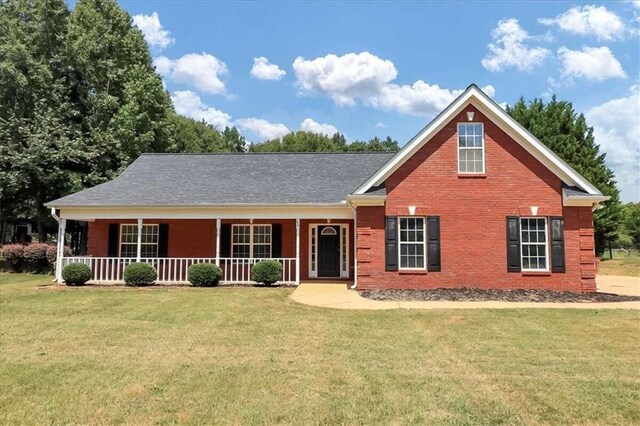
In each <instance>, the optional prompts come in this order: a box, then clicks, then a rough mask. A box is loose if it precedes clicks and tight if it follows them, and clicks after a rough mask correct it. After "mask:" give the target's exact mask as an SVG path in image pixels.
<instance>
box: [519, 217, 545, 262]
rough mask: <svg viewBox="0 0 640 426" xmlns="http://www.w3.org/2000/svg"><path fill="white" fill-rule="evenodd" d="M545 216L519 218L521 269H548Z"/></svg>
mask: <svg viewBox="0 0 640 426" xmlns="http://www.w3.org/2000/svg"><path fill="white" fill-rule="evenodd" d="M548 241H549V240H548V238H547V218H546V217H521V218H520V253H521V256H522V270H523V271H548V270H549V262H548V260H547V256H548V254H547V253H548V251H549V247H548Z"/></svg>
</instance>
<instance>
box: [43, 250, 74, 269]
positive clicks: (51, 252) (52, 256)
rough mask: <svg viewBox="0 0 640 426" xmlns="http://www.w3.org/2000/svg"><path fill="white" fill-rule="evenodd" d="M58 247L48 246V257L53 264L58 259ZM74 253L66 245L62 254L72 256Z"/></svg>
mask: <svg viewBox="0 0 640 426" xmlns="http://www.w3.org/2000/svg"><path fill="white" fill-rule="evenodd" d="M57 251H58V250H57V247H56V246H54V245H49V248H47V259H49V263H51V265H53V264H54V263H55V261H56V254H57V253H56V252H57ZM72 254H73V253H72V252H71V248H70V247H67V246H64V250H63V252H62V255H63V256H64V257H69V256H71V255H72Z"/></svg>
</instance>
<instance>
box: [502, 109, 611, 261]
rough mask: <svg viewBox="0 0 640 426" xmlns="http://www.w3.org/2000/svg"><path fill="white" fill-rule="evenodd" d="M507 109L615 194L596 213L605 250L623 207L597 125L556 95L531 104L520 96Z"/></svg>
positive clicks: (598, 244)
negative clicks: (597, 137)
mask: <svg viewBox="0 0 640 426" xmlns="http://www.w3.org/2000/svg"><path fill="white" fill-rule="evenodd" d="M507 112H508V113H509V114H510V115H511V116H512V117H513V118H515V119H516V120H517V121H518V122H519V123H520V124H521V125H523V126H524V127H525V128H527V129H528V130H529V131H530V132H531V133H532V134H533V135H534V136H536V137H537V138H538V139H539V140H540V141H541V142H542V143H544V144H545V145H546V146H548V147H549V148H550V149H551V150H552V151H553V152H555V153H556V154H558V155H559V156H560V157H561V158H562V159H563V160H564V161H566V162H567V163H569V164H570V165H571V167H573V168H574V169H576V171H577V172H578V173H580V174H581V175H582V176H584V177H585V178H586V179H587V180H588V181H589V182H591V183H592V184H594V185H595V186H596V187H597V188H598V189H599V190H600V191H601V192H602V193H603V194H604V195H608V196H610V197H611V199H610V200H609V201H607V202H606V203H605V204H604V208H602V209H599V210H596V211H595V213H594V222H595V239H596V252H597V253H598V254H601V253H602V252H603V251H604V248H605V245H606V242H607V241H611V240H613V239H615V238H616V234H617V232H618V230H619V227H620V222H621V207H620V198H619V195H620V194H619V191H618V188H617V186H616V181H615V178H614V174H613V171H612V170H611V169H610V168H609V167H607V165H606V164H605V157H606V154H604V153H600V146H599V145H598V144H597V143H596V142H595V140H594V137H593V128H592V127H589V126H588V125H587V122H586V119H585V117H584V115H583V114H580V115H577V114H576V113H575V111H574V109H573V105H572V104H571V103H570V102H566V101H558V100H557V99H556V97H555V96H554V97H553V98H552V99H551V101H550V102H549V103H547V104H545V103H544V102H543V101H542V100H541V99H534V100H533V101H532V102H530V103H529V104H528V105H527V104H526V103H525V101H524V99H523V98H520V100H519V101H518V102H517V103H516V104H515V105H514V106H513V107H508V108H507Z"/></svg>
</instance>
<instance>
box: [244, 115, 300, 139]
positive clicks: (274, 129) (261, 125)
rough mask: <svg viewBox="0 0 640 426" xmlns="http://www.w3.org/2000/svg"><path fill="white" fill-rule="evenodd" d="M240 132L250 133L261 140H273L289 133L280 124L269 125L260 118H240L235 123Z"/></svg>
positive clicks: (269, 123)
mask: <svg viewBox="0 0 640 426" xmlns="http://www.w3.org/2000/svg"><path fill="white" fill-rule="evenodd" d="M235 124H237V125H238V126H239V127H240V128H241V129H242V130H245V131H249V132H252V133H254V134H256V135H257V136H258V137H260V138H261V139H275V138H279V137H282V136H284V135H286V134H287V133H289V129H288V128H287V126H285V125H284V124H282V123H271V122H269V121H267V120H264V119H262V118H241V119H240V120H237V121H236V123H235Z"/></svg>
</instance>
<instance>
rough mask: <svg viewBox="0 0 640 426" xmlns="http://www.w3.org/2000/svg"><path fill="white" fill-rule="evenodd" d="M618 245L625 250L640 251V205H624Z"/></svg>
mask: <svg viewBox="0 0 640 426" xmlns="http://www.w3.org/2000/svg"><path fill="white" fill-rule="evenodd" d="M617 243H618V245H619V246H622V247H624V248H629V249H631V248H635V249H640V203H627V204H623V205H622V226H621V230H620V233H619V235H618V240H617Z"/></svg>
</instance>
